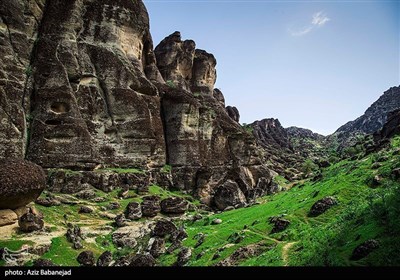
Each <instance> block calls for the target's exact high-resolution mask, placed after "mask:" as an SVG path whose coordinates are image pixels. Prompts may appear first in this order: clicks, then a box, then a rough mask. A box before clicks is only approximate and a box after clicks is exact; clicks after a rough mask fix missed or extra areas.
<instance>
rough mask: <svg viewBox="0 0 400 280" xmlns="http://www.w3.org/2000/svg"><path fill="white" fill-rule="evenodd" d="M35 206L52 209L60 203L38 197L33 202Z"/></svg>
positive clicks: (55, 200) (48, 198)
mask: <svg viewBox="0 0 400 280" xmlns="http://www.w3.org/2000/svg"><path fill="white" fill-rule="evenodd" d="M35 203H36V204H39V205H42V206H45V207H52V206H59V205H61V202H60V201H58V200H57V199H55V198H52V197H49V196H48V197H39V198H37V199H36V200H35Z"/></svg>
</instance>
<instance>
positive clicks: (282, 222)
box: [269, 217, 290, 233]
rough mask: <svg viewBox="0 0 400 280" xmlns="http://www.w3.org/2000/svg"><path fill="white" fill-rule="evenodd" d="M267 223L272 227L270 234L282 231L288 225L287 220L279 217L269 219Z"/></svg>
mask: <svg viewBox="0 0 400 280" xmlns="http://www.w3.org/2000/svg"><path fill="white" fill-rule="evenodd" d="M269 223H270V224H273V225H274V227H273V228H272V230H271V233H276V232H281V231H284V230H285V229H286V228H287V227H288V226H289V225H290V221H289V220H286V219H283V218H281V217H271V218H270V219H269Z"/></svg>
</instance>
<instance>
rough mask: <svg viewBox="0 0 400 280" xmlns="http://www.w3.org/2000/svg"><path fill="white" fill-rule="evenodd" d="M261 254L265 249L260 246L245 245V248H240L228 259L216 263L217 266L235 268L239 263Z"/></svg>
mask: <svg viewBox="0 0 400 280" xmlns="http://www.w3.org/2000/svg"><path fill="white" fill-rule="evenodd" d="M263 252H265V247H263V246H262V245H259V244H251V245H247V246H246V247H241V248H239V249H237V250H236V251H235V252H234V253H233V254H232V255H230V256H229V257H228V258H226V259H224V260H222V261H220V262H219V263H217V266H235V265H237V264H238V263H240V261H243V260H245V259H249V258H251V257H255V256H258V255H260V254H262V253H263Z"/></svg>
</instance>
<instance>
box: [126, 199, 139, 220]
mask: <svg viewBox="0 0 400 280" xmlns="http://www.w3.org/2000/svg"><path fill="white" fill-rule="evenodd" d="M141 217H142V208H141V207H140V204H139V203H137V202H129V204H128V205H127V206H126V209H125V218H127V219H129V220H138V219H140V218H141Z"/></svg>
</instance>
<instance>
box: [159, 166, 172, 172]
mask: <svg viewBox="0 0 400 280" xmlns="http://www.w3.org/2000/svg"><path fill="white" fill-rule="evenodd" d="M171 171H172V166H171V165H169V164H166V165H164V166H163V168H162V169H161V172H164V173H171Z"/></svg>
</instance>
